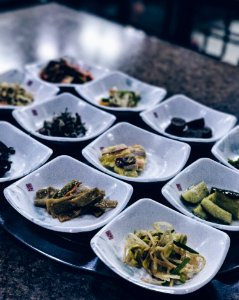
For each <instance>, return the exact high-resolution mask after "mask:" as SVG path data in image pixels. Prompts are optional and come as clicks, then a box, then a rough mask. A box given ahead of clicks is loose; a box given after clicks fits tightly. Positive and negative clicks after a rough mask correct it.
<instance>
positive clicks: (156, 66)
mask: <svg viewBox="0 0 239 300" xmlns="http://www.w3.org/2000/svg"><path fill="white" fill-rule="evenodd" d="M0 40H1V43H0V72H3V71H5V70H8V69H11V68H22V67H23V66H24V65H25V64H27V63H31V62H34V61H39V60H48V59H51V58H54V57H57V56H61V55H64V54H68V55H72V56H75V57H77V58H81V59H83V60H86V61H89V62H91V63H94V64H97V65H101V66H104V67H107V68H110V69H118V70H121V71H123V72H126V73H128V74H129V75H132V76H135V77H137V78H139V79H141V80H143V81H145V82H148V83H151V84H155V85H158V86H162V87H165V88H166V89H167V91H168V96H170V95H173V94H177V93H180V94H186V95H187V96H189V97H192V98H194V99H195V100H197V101H199V102H201V103H204V104H206V105H208V106H210V107H213V108H216V109H218V110H221V111H225V112H228V113H232V114H234V115H236V116H237V117H239V70H238V69H237V68H235V67H233V66H230V65H226V64H223V63H218V62H216V61H213V60H211V59H208V58H206V57H203V56H201V55H199V54H197V53H194V52H191V51H189V50H186V49H183V48H180V47H177V46H174V45H171V44H168V43H166V42H163V41H160V40H158V39H156V38H154V37H148V36H147V35H145V34H144V33H143V32H141V31H138V30H135V29H133V28H132V27H121V26H119V25H117V24H114V23H112V22H108V21H106V20H103V19H100V18H98V17H96V16H92V15H89V14H86V13H83V12H76V11H73V10H71V9H68V8H66V7H64V6H60V5H57V4H47V5H41V6H37V7H32V8H28V9H22V10H18V11H11V12H6V13H1V14H0ZM0 119H1V120H8V121H10V122H12V123H13V124H15V123H14V121H13V119H12V117H11V115H10V114H8V113H6V112H4V113H2V112H0ZM118 120H124V121H125V120H126V121H129V122H132V123H135V124H137V125H139V126H142V127H144V128H145V129H149V128H148V127H147V126H146V125H144V124H143V123H142V122H140V120H139V118H138V117H137V116H131V117H130V116H121V117H120V118H118ZM15 125H16V124H15ZM48 145H49V144H48ZM49 146H50V147H52V148H53V149H54V156H56V155H59V154H63V153H67V154H69V155H72V156H76V157H77V158H78V159H81V160H83V158H82V157H81V156H77V155H76V154H75V150H74V149H73V148H72V147H71V148H69V147H67V146H63V147H61V148H59V147H58V146H55V145H49ZM211 146H212V145H208V146H205V145H204V146H201V145H194V146H193V149H192V151H193V155H192V156H191V157H190V160H189V162H190V161H193V160H195V159H196V158H198V157H201V156H210V147H211ZM81 147H83V146H81ZM5 186H7V184H5V185H1V186H0V188H1V198H2V199H1V202H0V224H1V223H2V225H3V228H1V226H0V299H18V298H19V299H67V298H68V299H108V298H109V299H136V298H137V299H141V298H142V299H149V298H150V299H158V297H163V299H167V298H173V297H174V296H169V295H164V294H160V295H159V294H156V293H152V292H149V291H147V290H143V289H141V288H139V287H136V286H133V285H132V284H129V283H127V282H125V281H124V280H121V279H120V278H118V277H117V276H113V274H112V273H111V272H109V271H108V269H107V268H106V267H104V266H103V264H102V265H101V264H100V262H98V261H97V260H95V257H94V255H93V253H92V252H91V250H90V248H89V245H88V244H87V245H84V246H82V248H81V245H82V244H81V243H82V241H83V242H84V241H85V242H86V243H88V241H89V236H87V237H86V236H78V237H76V239H75V241H74V242H75V243H73V240H74V239H71V238H70V239H69V237H68V236H64V237H63V236H61V237H60V239H61V240H60V242H59V245H60V246H59V247H60V248H57V247H54V248H52V249H50V250H49V249H48V250H49V252H51V255H52V256H53V257H54V256H55V258H56V257H58V252H57V251H59V250H62V253H60V254H59V257H60V258H61V260H62V259H63V260H64V257H63V256H64V255H66V260H68V259H70V261H72V262H74V263H77V264H79V266H81V267H82V266H84V267H83V268H81V269H88V270H92V272H91V273H87V272H84V271H83V270H79V269H76V268H72V267H68V266H66V265H64V264H62V263H60V262H56V261H54V260H52V259H50V258H47V257H45V256H43V255H41V254H39V253H38V252H35V251H33V250H32V249H30V248H29V247H27V246H25V245H23V244H22V243H20V242H19V241H17V239H15V238H13V237H12V235H11V234H9V233H7V232H6V231H5V230H4V228H5V229H7V230H8V229H9V230H8V231H10V232H11V233H12V234H13V231H14V227H15V228H16V235H18V239H20V238H19V236H20V235H21V230H22V231H24V230H25V231H27V230H28V242H29V240H30V239H31V238H32V243H33V244H34V245H32V247H33V248H36V249H37V248H38V250H39V251H41V250H42V251H43V252H44V251H46V252H47V249H46V247H48V245H49V247H50V246H51V245H53V244H54V245H56V237H54V239H53V237H52V235H51V234H49V235H46V233H45V232H44V233H42V232H41V230H40V229H38V228H35V227H34V226H33V225H32V224H30V222H29V223H28V222H26V221H25V220H24V219H23V218H22V217H21V216H18V214H17V213H16V212H15V211H13V210H12V208H10V207H9V205H8V204H7V203H6V201H5V199H4V197H3V196H2V189H3V188H4V187H5ZM161 186H162V185H159V186H157V185H156V184H154V185H150V184H148V185H147V187H145V188H144V187H143V188H142V187H140V186H135V191H136V192H135V194H134V195H133V200H134V199H138V198H142V197H147V196H148V195H151V194H152V195H154V194H155V195H157V191H160V188H161ZM150 189H151V190H154V192H151V194H150V193H148V191H149V190H150ZM155 189H157V191H156V190H155ZM160 201H161V202H162V203H163V204H165V205H168V204H167V202H166V201H165V200H164V199H161V200H160ZM168 206H169V205H168ZM1 214H2V215H1ZM24 228H25V229H24ZM45 236H47V238H48V240H46V241H45V244H44V238H45ZM230 237H231V241H232V245H231V249H230V251H229V254H228V257H227V259H226V262H225V264H224V265H223V267H222V270H221V272H220V273H219V274H218V275H217V276H216V277H215V278H214V279H213V280H212V281H211V282H210V283H209V284H207V285H206V286H205V287H203V288H202V289H200V290H199V291H197V292H195V293H193V294H189V295H186V296H184V298H186V299H192V298H193V297H196V296H199V297H208V298H210V299H238V295H239V268H238V265H239V255H238V253H239V243H238V234H237V233H234V234H230ZM38 238H39V239H38ZM78 240H81V243H78V242H77V241H78ZM68 241H69V243H70V244H71V252H69V248H68ZM44 247H45V248H44ZM40 249H41V250H40ZM54 251H55V252H54ZM82 251H83V252H82ZM78 253H79V256H78V255H77V254H78ZM82 255H83V256H84V257H83V256H82ZM81 256H82V259H81ZM84 259H85V262H84V263H85V264H84V263H83V260H84ZM87 261H88V262H91V263H92V264H93V265H87ZM98 273H99V274H98ZM102 274H103V275H102ZM105 275H106V276H105Z"/></svg>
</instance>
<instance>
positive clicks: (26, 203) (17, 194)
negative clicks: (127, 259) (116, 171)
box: [4, 155, 133, 233]
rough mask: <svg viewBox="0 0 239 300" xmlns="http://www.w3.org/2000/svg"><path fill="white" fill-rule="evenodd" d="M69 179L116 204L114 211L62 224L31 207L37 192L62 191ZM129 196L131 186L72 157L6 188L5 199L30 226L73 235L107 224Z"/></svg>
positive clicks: (48, 166)
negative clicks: (101, 190) (47, 188)
mask: <svg viewBox="0 0 239 300" xmlns="http://www.w3.org/2000/svg"><path fill="white" fill-rule="evenodd" d="M72 179H75V180H79V181H81V182H82V183H83V184H84V185H85V186H89V187H98V188H100V189H103V190H104V191H105V193H106V197H107V198H109V199H112V200H117V201H118V205H117V207H116V208H114V209H110V210H107V211H106V212H105V213H104V214H103V215H102V216H100V217H98V218H96V217H95V216H93V215H90V214H84V215H82V216H79V217H76V218H74V219H71V220H69V221H66V222H62V223H61V222H60V221H59V220H58V219H53V218H52V217H51V215H49V214H48V213H47V211H46V210H45V208H41V207H36V206H34V203H33V202H34V197H35V193H36V191H37V190H39V189H42V188H46V187H49V186H52V187H55V188H62V187H63V186H64V185H65V184H67V183H68V182H69V181H71V180H72ZM132 192H133V188H132V186H131V185H129V184H127V183H124V182H122V181H120V180H117V179H115V178H112V177H110V176H108V175H105V174H103V173H102V172H99V171H97V170H95V169H93V168H91V167H89V166H87V165H85V164H83V163H82V162H80V161H78V160H76V159H74V158H72V157H69V156H66V155H62V156H58V157H57V158H55V159H53V160H52V161H50V162H49V163H47V164H45V165H44V166H42V167H41V168H39V169H38V170H37V171H35V172H33V173H31V174H29V175H27V176H26V177H24V178H22V179H21V180H19V181H17V182H15V183H14V184H12V185H10V186H8V187H7V188H6V189H5V190H4V195H5V197H6V199H7V201H8V202H9V203H10V204H11V205H12V206H13V207H14V208H15V209H16V210H17V211H18V212H19V213H20V214H21V215H23V216H24V217H25V218H27V219H28V220H30V221H32V222H33V223H35V224H37V225H39V226H42V227H44V228H47V229H50V230H54V231H60V232H69V233H76V232H83V231H91V230H95V229H97V228H99V227H102V226H103V225H105V224H106V223H108V222H109V221H110V220H111V219H113V218H114V217H115V216H116V215H117V214H118V213H119V212H120V211H121V210H122V209H123V208H124V207H125V206H126V204H127V203H128V201H129V199H130V197H131V194H132Z"/></svg>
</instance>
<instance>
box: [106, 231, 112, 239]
mask: <svg viewBox="0 0 239 300" xmlns="http://www.w3.org/2000/svg"><path fill="white" fill-rule="evenodd" d="M105 234H106V236H107V238H108V239H109V240H113V238H114V236H113V234H112V232H111V231H110V230H108V231H106V233H105Z"/></svg>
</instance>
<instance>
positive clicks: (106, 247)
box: [91, 199, 230, 294]
mask: <svg viewBox="0 0 239 300" xmlns="http://www.w3.org/2000/svg"><path fill="white" fill-rule="evenodd" d="M158 221H165V222H169V223H171V224H172V225H173V227H174V229H175V231H176V232H180V233H183V234H186V235H187V237H188V243H187V245H188V246H189V247H192V248H193V249H195V250H196V251H198V252H199V253H200V254H201V255H202V256H204V258H205V259H206V264H205V266H204V268H203V269H202V270H201V271H200V272H199V273H198V274H196V275H194V276H193V277H192V278H191V279H190V280H188V281H186V282H185V283H183V284H180V285H174V286H172V287H171V286H162V285H156V284H152V283H148V282H145V281H143V280H142V277H145V275H146V272H145V271H144V270H142V269H138V268H134V267H131V266H128V265H126V264H124V263H123V261H122V257H123V248H124V244H125V240H126V238H127V236H128V234H129V233H131V232H134V231H135V230H148V229H152V224H153V223H154V222H158ZM199 232H200V234H198V233H199ZM212 241H213V243H212ZM229 245H230V238H229V236H228V235H227V234H226V233H224V232H222V231H220V230H217V229H215V228H212V227H210V226H207V225H205V224H202V223H200V222H197V221H196V220H193V219H191V218H188V217H186V216H184V215H182V214H180V213H178V212H175V211H174V210H172V209H170V208H168V207H166V206H164V205H162V204H159V203H158V202H156V201H153V200H151V199H140V200H138V201H137V202H136V203H134V204H133V205H131V206H130V207H128V208H127V209H125V210H124V211H123V212H121V213H120V214H119V215H118V216H117V217H116V218H115V219H114V220H112V221H111V222H110V223H109V224H107V225H106V226H105V227H103V228H102V229H101V230H100V231H99V232H98V233H97V234H96V235H95V236H94V237H93V238H92V240H91V247H92V249H93V250H94V252H95V253H96V255H97V256H98V257H99V258H100V259H101V260H102V261H103V262H104V263H105V264H106V265H107V266H108V267H109V268H110V269H111V270H112V271H114V272H115V273H117V274H118V275H119V276H121V277H123V278H124V279H126V280H128V281H130V282H132V283H134V284H136V285H138V286H141V287H144V288H146V289H150V290H154V291H157V292H162V293H169V294H187V293H191V292H193V291H196V290H198V289H199V288H201V287H202V286H204V285H205V284H207V283H208V282H209V281H210V280H211V279H212V278H213V277H214V276H215V275H216V273H217V272H218V271H219V269H220V267H221V265H222V263H223V261H224V259H225V257H226V255H227V252H228V249H229Z"/></svg>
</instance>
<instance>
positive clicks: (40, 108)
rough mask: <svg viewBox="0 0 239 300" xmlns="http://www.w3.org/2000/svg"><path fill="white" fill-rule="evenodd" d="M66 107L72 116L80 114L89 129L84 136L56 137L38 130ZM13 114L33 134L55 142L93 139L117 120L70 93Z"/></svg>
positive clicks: (15, 111)
mask: <svg viewBox="0 0 239 300" xmlns="http://www.w3.org/2000/svg"><path fill="white" fill-rule="evenodd" d="M66 108H67V111H68V112H70V113H72V116H74V117H75V113H78V114H79V115H80V117H81V121H82V122H83V123H84V126H85V128H86V129H87V131H86V134H85V135H84V136H78V137H56V136H48V135H43V134H41V133H39V132H38V130H39V129H40V128H42V126H43V123H44V121H45V120H47V121H52V119H53V117H54V116H56V115H60V114H61V113H63V112H65V110H66ZM12 115H13V117H14V118H15V119H16V121H17V122H18V123H19V124H20V125H21V126H22V127H23V128H24V129H25V130H27V131H28V132H29V133H31V134H32V135H34V136H36V137H38V138H41V139H44V140H48V141H55V142H81V141H85V140H89V139H92V138H94V137H96V136H97V135H99V134H101V133H102V132H104V131H105V130H106V129H108V128H109V127H110V126H111V125H112V124H113V123H114V121H115V120H116V117H115V116H113V115H112V114H109V113H107V112H104V111H102V110H100V109H97V108H95V107H94V106H92V105H89V104H88V103H86V102H85V101H83V100H81V99H79V98H77V97H75V96H73V95H71V94H69V93H63V94H61V95H59V96H56V97H54V98H52V99H49V100H48V101H45V102H44V103H41V104H38V105H34V106H31V107H24V108H22V109H19V110H14V111H13V113H12Z"/></svg>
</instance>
